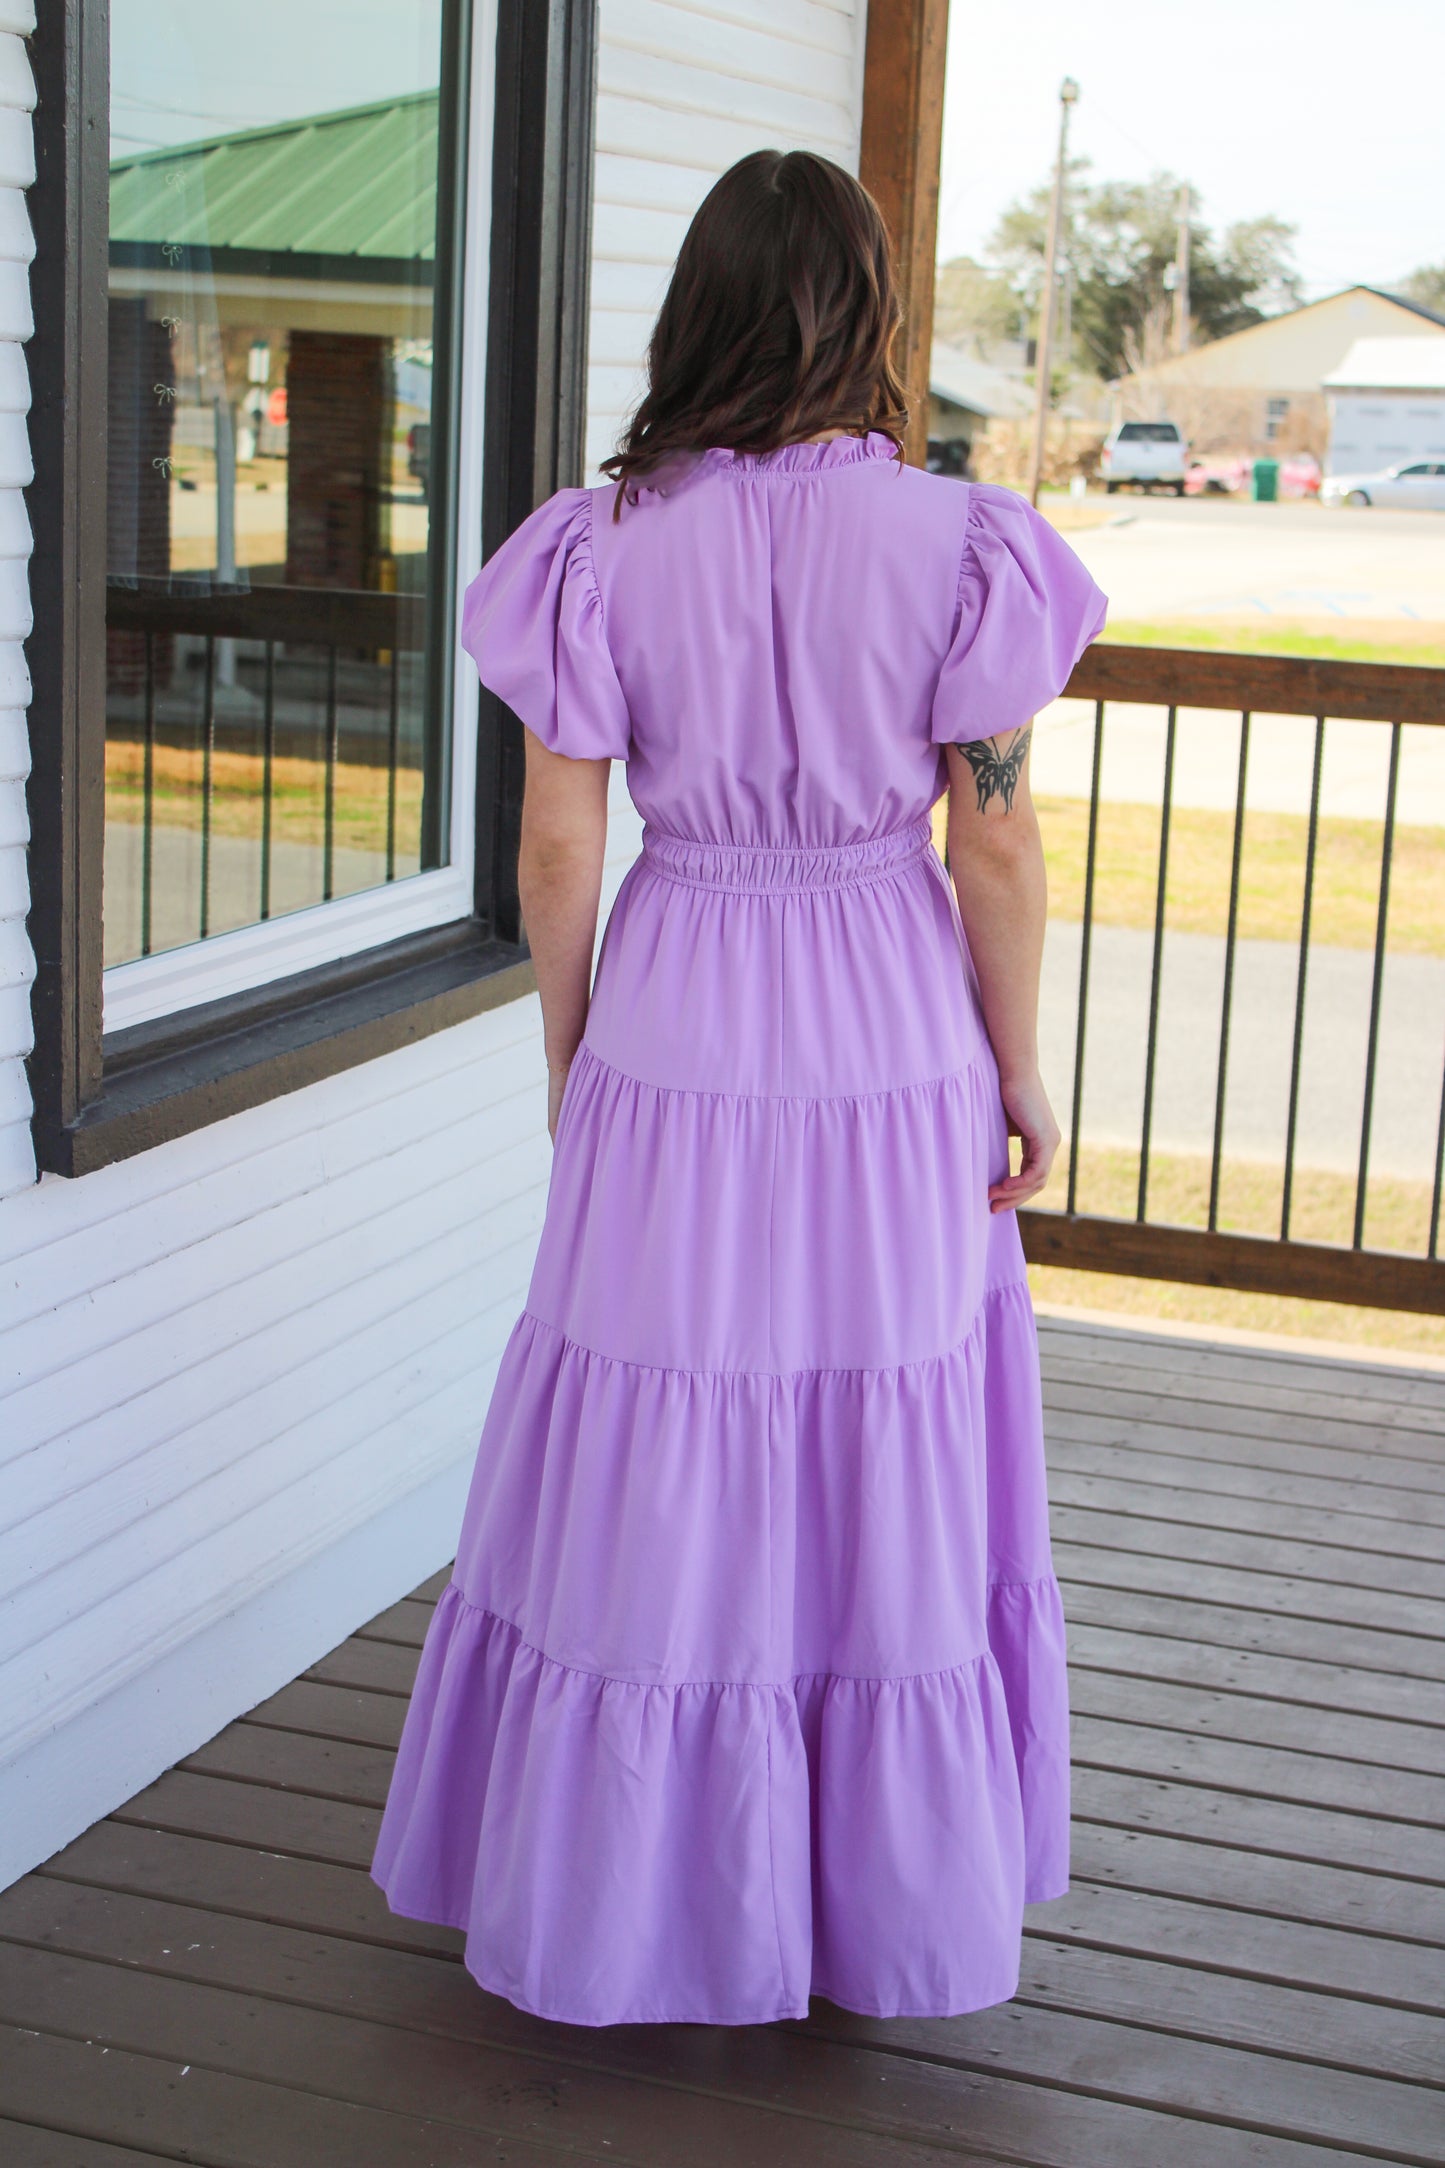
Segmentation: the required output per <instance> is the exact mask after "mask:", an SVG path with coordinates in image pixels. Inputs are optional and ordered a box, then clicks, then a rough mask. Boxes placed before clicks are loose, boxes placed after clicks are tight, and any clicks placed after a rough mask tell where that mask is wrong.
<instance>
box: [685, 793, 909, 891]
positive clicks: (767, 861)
mask: <svg viewBox="0 0 1445 2168" xmlns="http://www.w3.org/2000/svg"><path fill="white" fill-rule="evenodd" d="M932 840H933V824H932V822H931V820H930V818H929V816H928V815H927V814H926V813H920V814H919V816H918V818H917V819H916V820H911V821H909V823H908V825H907V826H906V827H904V828H895V829H893V830H892V832H891V833H890V834H888V835H886V836H869V837H868V838H867V840H866V841H865V842H862V843H831V844H812V843H799V844H793V843H711V842H705V841H704V840H703V839H702V838H701V837H698V836H677V835H671V834H669V833H668V831H667V830H666V829H662V828H655V827H654V826H653V825H652V823H651V822H650V821H649V822H646V823H645V824H644V826H643V830H642V856H643V861H644V863H645V864H646V866H647V868H648V870H649V872H652V873H656V874H660V875H661V876H662V878H663V879H664V880H667V881H680V882H682V883H683V884H684V885H685V886H686V887H689V888H717V889H724V890H727V891H729V892H731V893H734V894H752V893H758V892H764V893H765V892H769V891H773V892H777V893H782V894H786V893H787V892H789V891H792V890H798V889H810V888H857V887H859V886H860V885H861V884H863V883H864V882H867V881H883V880H887V879H888V878H889V876H890V875H891V874H894V873H897V872H898V871H899V869H900V868H901V867H903V866H907V865H911V864H912V863H913V861H914V860H915V859H917V858H921V857H922V856H923V855H924V853H925V852H926V851H928V850H930V849H931V848H932Z"/></svg>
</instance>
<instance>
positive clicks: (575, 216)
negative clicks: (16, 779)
mask: <svg viewBox="0 0 1445 2168" xmlns="http://www.w3.org/2000/svg"><path fill="white" fill-rule="evenodd" d="M594 15H595V9H594V8H593V6H591V5H590V4H589V0H555V4H554V5H552V6H549V7H548V8H545V9H538V8H536V7H535V6H533V5H531V4H530V0H316V4H315V5H313V6H305V7H299V8H298V7H297V6H295V5H294V0H246V4H245V5H244V6H242V5H241V4H240V0H212V4H211V5H210V6H209V7H207V8H205V9H183V10H181V11H180V13H179V14H178V13H177V11H176V10H175V8H174V6H173V5H171V4H170V0H109V4H107V0H85V5H84V6H83V7H81V6H80V5H78V4H75V0H72V4H67V5H65V6H63V7H57V8H52V9H45V10H42V11H41V13H40V19H39V25H38V28H37V31H36V34H35V37H34V40H33V42H32V54H33V60H34V66H35V71H36V79H37V89H38V105H37V112H36V141H37V165H38V173H39V178H38V180H37V184H36V187H35V189H34V190H33V191H32V194H31V199H30V202H31V213H32V218H33V221H34V225H35V229H36V241H37V254H36V261H35V266H34V271H33V274H32V292H33V298H34V307H35V319H36V331H35V337H34V339H33V340H32V342H31V345H30V348H29V361H30V376H31V395H32V409H31V439H32V446H33V450H34V458H35V479H34V483H33V485H32V487H31V488H30V490H29V492H28V506H29V512H30V520H31V526H32V529H33V531H34V535H35V555H34V558H33V560H32V566H31V584H32V594H33V600H34V611H35V631H34V633H33V635H32V637H31V640H30V641H29V643H28V645H27V659H28V661H29V663H30V668H31V676H32V681H33V701H32V707H31V724H32V728H31V744H32V772H31V777H30V782H29V786H28V794H29V807H30V816H31V828H32V844H31V854H30V868H31V895H32V911H31V919H30V928H31V936H32V942H33V945H34V948H35V952H36V962H37V975H36V983H35V988H34V993H33V1000H32V1007H33V1012H34V1018H35V1052H34V1055H33V1057H32V1059H31V1062H30V1078H31V1090H32V1096H33V1098H34V1102H35V1124H34V1127H35V1141H36V1152H37V1158H38V1160H39V1163H40V1165H41V1167H42V1168H47V1169H50V1170H53V1171H55V1172H58V1173H64V1174H77V1173H83V1172H85V1171H86V1170H87V1169H88V1168H90V1167H93V1166H99V1165H102V1164H105V1163H106V1162H107V1161H110V1160H114V1159H116V1158H120V1157H123V1156H125V1155H126V1154H128V1153H131V1152H135V1151H138V1150H142V1149H144V1148H146V1147H147V1146H148V1145H151V1144H155V1143H159V1142H162V1141H164V1140H165V1139H166V1138H167V1137H171V1136H175V1135H179V1134H182V1133H184V1132H185V1131H186V1130H187V1129H193V1128H195V1127H197V1126H198V1125H200V1124H201V1123H204V1122H208V1121H212V1120H215V1119H217V1118H219V1117H220V1116H222V1115H225V1114H227V1113H229V1112H232V1111H234V1110H236V1109H238V1108H241V1107H244V1106H249V1105H254V1104H256V1103H257V1102H258V1101H260V1100H263V1099H266V1098H269V1097H272V1096H274V1095H275V1094H276V1093H278V1092H284V1091H288V1090H292V1089H294V1088H296V1087H297V1086H298V1085H301V1084H304V1083H307V1082H309V1081H312V1080H313V1079H314V1078H316V1077H318V1076H323V1075H327V1074H330V1073H333V1072H334V1071H336V1070H337V1069H339V1068H343V1067H346V1066H348V1065H349V1064H351V1063H353V1062H357V1061H362V1060H366V1059H369V1058H371V1057H372V1056H374V1055H376V1054H379V1053H382V1052H385V1051H386V1050H387V1049H388V1048H389V1047H391V1046H395V1045H399V1044H402V1043H405V1042H407V1041H409V1040H411V1039H414V1038H415V1037H416V1036H418V1035H419V1034H421V1033H424V1032H428V1031H432V1030H437V1029H441V1028H443V1027H445V1026H446V1025H448V1024H450V1023H453V1022H457V1021H460V1020H461V1019H462V1018H463V1017H465V1016H468V1015H473V1014H475V1013H477V1011H478V1010H479V1009H482V1008H486V1007H490V1006H493V1005H495V1004H496V1003H497V1002H498V1001H502V1000H508V999H511V998H514V997H515V996H516V995H517V994H519V993H523V992H526V991H528V990H529V988H530V987H531V986H532V984H533V983H534V982H533V980H532V977H531V971H530V966H529V964H528V962H527V953H526V947H525V943H524V941H523V938H522V930H521V925H520V919H519V914H518V911H517V903H516V883H515V855H516V840H517V827H518V818H519V812H520V795H521V793H520V775H521V766H522V757H521V731H520V726H519V725H518V724H517V722H516V719H515V718H514V717H511V716H509V715H508V713H507V712H506V711H505V710H504V709H502V708H501V707H500V704H499V703H497V702H496V701H495V700H493V699H491V697H490V696H488V695H480V696H479V693H478V688H477V685H476V678H475V673H474V672H472V671H471V669H470V665H467V664H465V662H464V661H463V665H462V667H461V668H458V650H457V645H456V639H455V625H456V599H457V593H458V589H459V587H460V585H461V583H462V582H464V581H465V580H466V579H467V578H468V577H469V576H470V573H471V571H472V570H473V569H474V568H475V566H476V565H477V564H478V563H480V561H481V558H482V556H483V555H484V554H485V552H486V551H488V550H490V549H491V548H494V547H495V546H496V544H497V543H498V542H500V541H501V539H502V538H503V536H504V535H506V534H507V533H509V532H510V531H511V529H512V528H513V527H514V526H515V525H516V524H517V523H518V521H519V520H520V519H522V518H523V517H525V515H526V514H527V513H528V512H529V511H530V510H531V509H532V506H533V504H534V503H535V502H536V501H537V500H538V498H540V497H541V496H544V495H546V494H547V493H548V492H549V491H550V490H551V489H553V488H556V487H558V486H559V485H560V484H562V483H564V482H570V481H574V480H578V479H580V469H581V459H582V427H583V419H584V412H585V398H584V376H585V324H586V310H587V271H588V261H589V256H590V184H591V172H592V117H593V116H592V101H593V87H592V86H593V48H592V40H593V35H594ZM278 56H279V57H278ZM107 85H109V86H110V87H109V88H107ZM107 141H109V156H107V155H106V145H107Z"/></svg>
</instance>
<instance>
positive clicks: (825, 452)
mask: <svg viewBox="0 0 1445 2168" xmlns="http://www.w3.org/2000/svg"><path fill="white" fill-rule="evenodd" d="M897 457H898V447H897V445H896V444H895V443H894V442H893V439H892V438H891V437H888V436H885V435H884V434H883V432H882V430H880V429H870V430H869V432H868V434H867V436H866V437H831V438H829V440H828V441H827V443H825V444H782V445H779V446H778V448H777V450H776V451H771V452H737V451H732V450H730V449H727V448H725V447H723V446H721V445H718V446H715V447H714V448H713V449H712V450H710V451H706V452H704V453H703V454H702V458H701V464H702V465H703V466H708V467H713V468H716V469H717V471H718V472H720V473H725V474H737V475H752V474H759V475H773V474H779V475H805V474H826V473H828V472H829V471H830V470H831V469H832V468H834V467H855V466H858V465H859V464H860V463H861V462H862V461H864V460H870V459H896V458H897Z"/></svg>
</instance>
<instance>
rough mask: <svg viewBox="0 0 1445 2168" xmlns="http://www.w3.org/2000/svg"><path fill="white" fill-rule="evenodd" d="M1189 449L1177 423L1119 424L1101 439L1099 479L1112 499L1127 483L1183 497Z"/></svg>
mask: <svg viewBox="0 0 1445 2168" xmlns="http://www.w3.org/2000/svg"><path fill="white" fill-rule="evenodd" d="M1188 449H1189V447H1188V446H1187V444H1186V443H1185V441H1184V432H1183V430H1182V429H1180V427H1179V425H1178V423H1177V422H1119V423H1117V424H1116V425H1115V427H1114V428H1112V429H1111V430H1110V431H1109V434H1108V436H1107V437H1105V439H1104V448H1103V450H1102V451H1101V452H1100V454H1099V474H1100V478H1101V479H1102V481H1103V484H1104V487H1105V488H1106V489H1107V490H1108V492H1109V495H1110V496H1111V497H1112V496H1113V494H1114V492H1115V490H1116V489H1119V488H1122V487H1123V485H1124V484H1125V483H1126V482H1132V483H1134V484H1135V485H1136V486H1137V487H1138V488H1140V489H1172V490H1173V492H1174V494H1175V496H1176V497H1182V496H1183V495H1184V469H1185V463H1186V455H1187V453H1188Z"/></svg>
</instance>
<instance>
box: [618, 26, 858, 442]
mask: <svg viewBox="0 0 1445 2168" xmlns="http://www.w3.org/2000/svg"><path fill="white" fill-rule="evenodd" d="M866 12H867V10H866V0H602V11H601V26H602V38H601V48H600V51H599V53H598V62H597V183H596V206H595V211H594V223H593V241H592V325H591V357H590V376H589V398H588V428H587V462H588V468H589V471H590V472H591V473H592V474H593V475H595V474H596V469H597V465H598V463H599V461H601V460H603V459H605V458H606V457H607V456H608V454H609V453H610V452H611V451H612V450H613V447H614V443H615V440H616V436H617V432H618V429H619V427H620V426H621V423H622V421H623V418H624V416H625V415H626V413H627V412H628V410H629V408H630V407H631V406H632V405H633V404H634V402H635V400H636V398H637V395H638V393H639V391H640V389H641V384H642V374H641V364H642V356H643V353H644V351H645V349H646V345H647V337H648V333H649V332H650V331H651V329H652V322H653V318H654V317H655V315H656V313H657V307H658V303H659V302H660V301H661V299H662V294H663V289H664V288H665V286H666V284H667V278H668V273H669V271H670V270H671V268H672V262H673V258H674V257H675V256H676V254H677V251H678V247H679V245H680V244H681V241H682V237H683V234H684V233H685V232H686V230H687V223H688V220H689V219H690V218H691V217H692V214H693V212H694V211H695V210H696V209H697V207H698V205H699V203H701V201H702V199H703V197H704V196H705V195H706V194H707V192H708V190H709V188H711V186H712V184H713V182H714V181H715V180H716V179H717V177H718V175H719V174H720V173H722V172H723V171H724V170H725V169H726V168H727V167H728V166H730V165H731V164H732V163H733V161H734V159H737V158H741V157H743V156H744V155H745V154H746V153H747V152H748V151H754V150H761V149H764V148H768V149H773V150H813V151H821V152H822V153H823V155H824V156H825V157H828V158H833V159H836V161H837V162H838V164H839V165H842V166H847V167H848V168H849V170H850V171H856V170H857V165H858V135H859V128H860V125H861V121H862V112H863V94H862V86H863V33H864V25H865V19H866Z"/></svg>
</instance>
